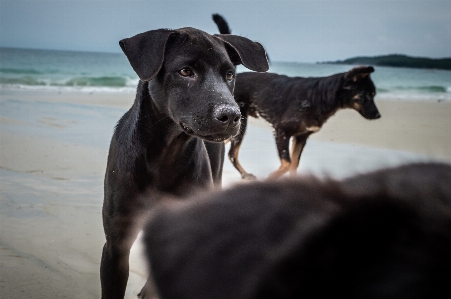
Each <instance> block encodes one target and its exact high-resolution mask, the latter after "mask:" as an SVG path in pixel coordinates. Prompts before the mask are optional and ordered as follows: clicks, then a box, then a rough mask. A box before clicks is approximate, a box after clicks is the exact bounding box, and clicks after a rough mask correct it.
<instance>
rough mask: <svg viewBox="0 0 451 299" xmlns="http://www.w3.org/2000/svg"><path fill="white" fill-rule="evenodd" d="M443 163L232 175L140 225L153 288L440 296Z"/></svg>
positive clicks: (446, 204) (181, 297)
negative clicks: (306, 174)
mask: <svg viewBox="0 0 451 299" xmlns="http://www.w3.org/2000/svg"><path fill="white" fill-rule="evenodd" d="M450 182H451V165H446V164H434V163H433V164H413V165H408V166H401V167H399V168H394V169H386V170H380V171H377V172H373V173H369V174H365V175H361V176H356V177H353V178H350V179H347V180H344V181H328V180H325V181H320V180H318V179H315V178H303V179H296V180H293V179H290V180H284V181H275V182H253V183H249V184H244V185H238V186H236V187H235V188H231V189H228V190H226V191H224V192H222V193H213V194H208V195H203V196H199V197H198V198H197V200H191V201H184V202H166V203H165V204H163V205H161V206H160V207H159V208H158V209H156V210H155V214H154V215H153V216H152V217H151V218H150V222H149V223H148V225H147V227H146V229H145V238H144V240H145V245H146V248H147V256H148V258H149V261H150V268H151V271H152V273H153V277H154V279H155V283H156V285H157V289H158V292H159V295H160V299H206V298H215V299H228V298H235V299H264V298H273V299H281V298H283V299H297V298H369V299H376V298H379V299H381V298H410V299H413V298H418V299H420V298H450V297H451V288H449V282H450V281H451V255H450V254H449V253H450V252H451V184H450Z"/></svg>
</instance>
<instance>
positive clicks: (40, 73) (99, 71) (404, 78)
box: [0, 48, 451, 102]
mask: <svg viewBox="0 0 451 299" xmlns="http://www.w3.org/2000/svg"><path fill="white" fill-rule="evenodd" d="M353 67H354V66H352V65H336V64H314V63H301V62H276V61H275V62H271V66H270V72H275V73H279V74H285V75H288V76H303V77H311V76H313V77H314V76H328V75H332V74H335V73H339V72H345V71H348V70H350V69H351V68H353ZM375 69H376V71H375V72H374V73H373V74H372V78H373V81H374V82H375V85H376V88H377V92H378V97H379V98H383V99H391V100H406V99H408V100H420V101H440V102H441V101H451V71H445V70H430V69H412V68H392V67H380V66H376V67H375ZM245 70H246V69H245V68H244V67H241V66H240V67H239V68H238V71H239V72H241V71H245ZM137 83H138V77H137V76H136V74H135V73H134V72H133V70H132V68H131V67H130V65H129V64H128V61H127V59H126V57H125V55H124V54H122V53H94V52H72V51H53V50H32V49H13V48H0V88H3V87H13V88H26V89H63V90H79V91H84V92H96V91H105V92H115V91H130V92H134V90H135V88H136V85H137Z"/></svg>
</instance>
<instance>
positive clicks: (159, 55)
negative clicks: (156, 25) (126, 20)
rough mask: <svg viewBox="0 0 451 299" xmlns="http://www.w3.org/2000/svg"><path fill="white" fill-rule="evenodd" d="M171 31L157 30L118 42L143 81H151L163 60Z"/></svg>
mask: <svg viewBox="0 0 451 299" xmlns="http://www.w3.org/2000/svg"><path fill="white" fill-rule="evenodd" d="M173 33H175V31H173V30H168V29H158V30H151V31H147V32H144V33H140V34H137V35H135V36H133V37H130V38H125V39H123V40H121V41H120V42H119V45H120V46H121V49H122V51H124V53H125V56H127V58H128V61H129V62H130V64H131V66H132V68H133V70H134V71H135V72H136V74H137V75H138V76H139V78H140V79H141V80H143V81H149V80H152V78H153V77H155V75H156V74H157V73H158V71H159V70H160V68H161V66H162V64H163V60H164V50H165V47H166V42H167V41H168V38H169V36H170V35H171V34H173Z"/></svg>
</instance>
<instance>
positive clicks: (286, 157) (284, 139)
mask: <svg viewBox="0 0 451 299" xmlns="http://www.w3.org/2000/svg"><path fill="white" fill-rule="evenodd" d="M275 135H276V145H277V151H278V152H279V158H280V167H279V169H277V170H276V171H274V172H273V173H271V174H270V175H269V177H268V178H267V180H269V181H270V180H276V179H278V178H279V177H281V176H282V175H284V174H285V173H287V172H288V170H289V169H290V165H291V159H290V152H289V149H288V148H289V145H290V137H291V136H289V135H288V134H287V133H286V132H285V131H284V130H282V129H276V132H275Z"/></svg>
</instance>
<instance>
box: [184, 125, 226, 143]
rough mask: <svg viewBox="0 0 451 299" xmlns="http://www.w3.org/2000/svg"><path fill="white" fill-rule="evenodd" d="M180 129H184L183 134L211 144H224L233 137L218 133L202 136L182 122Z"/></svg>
mask: <svg viewBox="0 0 451 299" xmlns="http://www.w3.org/2000/svg"><path fill="white" fill-rule="evenodd" d="M180 127H181V128H182V130H183V132H185V133H186V134H188V135H192V136H196V137H198V138H200V139H204V140H206V141H211V142H223V141H224V140H227V139H228V138H230V137H231V136H232V134H230V133H229V134H226V133H216V134H200V133H195V132H194V130H193V129H191V128H190V127H188V126H187V125H186V124H185V123H183V122H181V123H180Z"/></svg>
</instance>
